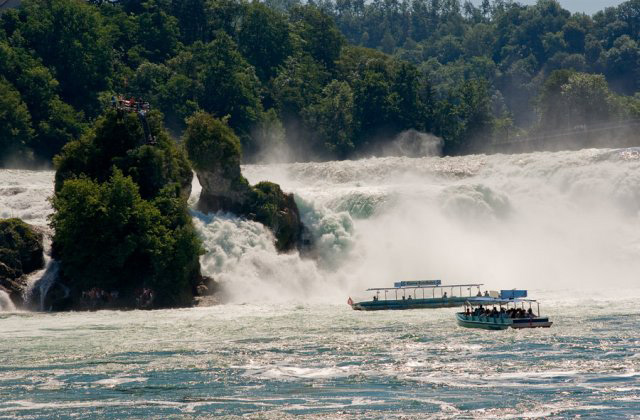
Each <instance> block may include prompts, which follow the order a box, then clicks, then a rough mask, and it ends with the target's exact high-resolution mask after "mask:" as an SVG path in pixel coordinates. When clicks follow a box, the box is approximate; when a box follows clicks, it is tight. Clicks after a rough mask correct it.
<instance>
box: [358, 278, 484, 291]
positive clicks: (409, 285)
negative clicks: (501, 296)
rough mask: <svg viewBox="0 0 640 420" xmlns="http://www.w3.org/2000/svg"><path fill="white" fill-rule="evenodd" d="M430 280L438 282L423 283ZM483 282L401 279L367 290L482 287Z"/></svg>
mask: <svg viewBox="0 0 640 420" xmlns="http://www.w3.org/2000/svg"><path fill="white" fill-rule="evenodd" d="M428 281H437V282H438V283H437V284H433V283H431V284H429V283H422V282H428ZM480 286H482V283H473V284H440V280H415V281H401V282H396V283H394V287H373V288H370V289H367V291H376V290H398V289H436V288H438V289H439V288H447V287H480Z"/></svg>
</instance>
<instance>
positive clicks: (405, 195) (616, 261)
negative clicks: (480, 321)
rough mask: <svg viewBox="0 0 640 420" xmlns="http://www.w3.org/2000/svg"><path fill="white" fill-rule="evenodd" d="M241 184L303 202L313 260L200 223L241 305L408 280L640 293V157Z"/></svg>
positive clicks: (243, 232)
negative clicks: (273, 189) (270, 185)
mask: <svg viewBox="0 0 640 420" xmlns="http://www.w3.org/2000/svg"><path fill="white" fill-rule="evenodd" d="M243 173H244V174H245V176H247V177H248V179H249V181H251V182H252V183H255V182H259V181H262V180H270V181H274V182H278V183H280V184H281V186H282V187H283V189H284V190H286V191H293V192H294V193H295V194H296V201H297V203H298V205H299V206H300V208H301V211H302V214H303V221H304V222H305V224H306V225H307V227H309V229H310V230H311V231H312V233H313V236H314V238H315V240H316V246H317V251H316V255H315V258H314V259H301V258H300V257H299V256H298V255H297V254H295V253H294V254H288V255H278V254H276V253H275V251H274V248H273V244H272V243H273V242H272V239H271V237H270V234H269V232H268V231H267V230H265V229H264V228H262V227H261V226H260V225H257V224H255V223H252V222H247V221H240V220H237V219H235V218H232V217H211V216H209V217H202V216H200V217H199V219H198V220H197V225H198V228H199V229H200V231H201V232H202V234H203V236H204V238H205V247H206V249H207V251H208V252H207V255H205V256H204V258H203V262H204V266H205V267H206V270H207V271H208V273H210V274H212V275H213V276H214V277H215V278H216V279H218V280H220V281H223V282H224V283H225V284H226V286H227V290H228V292H229V294H230V298H231V300H232V301H235V302H249V301H260V300H261V299H262V300H268V301H272V300H282V301H298V302H309V301H325V302H338V301H343V300H346V296H348V295H351V294H358V293H359V292H360V293H361V291H362V290H364V289H366V288H368V287H376V286H388V285H391V284H392V282H393V281H396V280H400V279H423V278H441V279H442V280H443V281H444V282H445V283H455V282H472V283H473V282H482V283H485V284H486V285H487V287H489V288H495V289H498V288H513V287H522V288H534V289H538V290H540V289H545V290H550V291H551V290H553V291H560V290H566V291H568V292H570V291H571V290H575V289H577V288H580V289H586V290H590V291H593V290H595V289H598V288H602V286H605V287H606V288H608V289H612V288H615V290H618V292H619V293H621V294H622V293H626V292H624V291H625V290H628V289H630V288H635V287H637V284H638V276H639V275H640V215H639V210H640V152H639V151H638V150H636V149H625V150H594V149H591V150H582V151H577V152H574V151H571V152H558V153H532V154H522V155H492V156H484V155H478V156H464V157H455V158H435V157H426V158H395V157H394V158H372V159H366V160H359V161H344V162H326V163H296V164H282V165H263V166H261V165H249V166H245V167H243ZM197 190H198V188H194V196H195V195H197V193H198V191H197ZM192 198H195V197H192Z"/></svg>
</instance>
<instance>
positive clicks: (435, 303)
mask: <svg viewBox="0 0 640 420" xmlns="http://www.w3.org/2000/svg"><path fill="white" fill-rule="evenodd" d="M480 286H482V284H480V283H474V284H447V285H443V284H442V281H441V280H408V281H399V282H395V283H394V285H393V287H376V288H371V289H367V292H373V293H374V295H373V298H372V299H371V300H364V301H360V302H354V301H353V300H352V299H351V298H349V300H348V301H347V304H349V305H350V306H351V308H352V309H354V310H356V311H381V310H400V309H424V308H450V307H456V306H463V305H464V304H465V303H466V302H469V301H473V300H474V299H476V298H478V297H482V296H485V297H489V293H488V292H486V291H485V293H484V295H483V294H482V293H481V291H480ZM475 289H477V290H478V292H477V294H476V295H473V294H472V291H475ZM465 292H468V294H469V295H468V296H463V295H464V294H465ZM456 293H457V296H456Z"/></svg>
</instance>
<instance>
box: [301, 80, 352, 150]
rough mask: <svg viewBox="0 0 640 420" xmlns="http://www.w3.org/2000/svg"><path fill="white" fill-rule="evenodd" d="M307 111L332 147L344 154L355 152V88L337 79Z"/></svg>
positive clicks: (311, 122)
mask: <svg viewBox="0 0 640 420" xmlns="http://www.w3.org/2000/svg"><path fill="white" fill-rule="evenodd" d="M304 114H305V119H306V122H307V124H309V125H310V127H311V128H312V129H313V131H314V132H315V133H317V134H316V135H317V136H318V137H319V138H320V143H321V144H322V145H323V146H324V147H325V148H326V149H328V151H330V152H331V153H335V154H336V155H337V156H338V157H342V158H344V157H346V156H348V155H349V153H351V152H353V150H354V144H353V135H354V127H353V91H352V90H351V87H350V86H349V84H348V83H346V82H340V81H337V80H333V81H332V82H331V83H329V84H328V85H327V86H326V87H325V88H324V89H323V90H322V96H321V97H320V99H319V101H318V102H317V103H315V104H313V105H312V106H310V107H309V108H308V109H306V110H305V113H304Z"/></svg>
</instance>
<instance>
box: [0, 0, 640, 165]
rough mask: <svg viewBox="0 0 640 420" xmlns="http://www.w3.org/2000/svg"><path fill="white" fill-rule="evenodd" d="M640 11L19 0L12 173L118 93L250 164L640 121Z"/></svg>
mask: <svg viewBox="0 0 640 420" xmlns="http://www.w3.org/2000/svg"><path fill="white" fill-rule="evenodd" d="M639 16H640V0H630V1H628V2H626V3H623V4H622V5H620V6H619V7H617V8H610V9H607V10H605V11H603V12H600V13H598V14H596V15H595V16H593V17H589V16H585V15H581V14H574V15H571V14H570V13H569V12H567V11H565V10H563V9H562V8H561V7H560V6H559V5H558V3H557V2H555V1H554V0H540V1H539V2H538V4H537V5H535V6H522V5H519V4H518V3H512V2H508V1H503V0H495V1H492V2H489V1H484V2H483V3H482V5H481V6H480V7H474V6H472V5H471V3H469V2H465V3H464V4H461V2H460V1H458V0H403V1H380V0H376V1H372V2H364V1H363V0H357V1H352V0H339V1H336V2H320V3H314V2H308V3H304V4H302V3H300V2H298V1H296V0H288V1H282V0H268V1H266V2H264V3H263V2H257V1H254V2H248V1H245V0H147V1H138V0H136V1H134V0H111V1H101V0H94V1H90V2H86V1H82V0H24V1H23V2H22V5H21V7H19V8H17V9H11V10H7V11H3V12H2V14H1V15H0V164H2V162H4V163H5V164H6V163H7V162H8V161H9V160H12V161H13V160H15V159H18V160H22V161H24V160H25V159H26V160H27V161H38V160H44V161H50V160H51V158H52V157H53V156H54V155H56V154H57V153H59V152H60V150H61V148H62V146H63V145H64V144H66V143H68V142H69V141H71V140H74V139H77V138H79V137H80V136H81V134H82V133H84V132H85V131H86V130H87V129H88V127H89V126H90V125H91V124H92V123H93V121H94V120H95V119H96V118H97V117H98V116H99V115H100V114H101V112H102V110H103V109H104V108H105V107H106V106H107V105H108V104H109V102H110V100H111V98H112V96H114V95H120V94H122V95H126V96H127V97H131V96H133V97H136V98H144V99H145V100H148V101H150V102H151V104H152V106H153V108H154V109H157V110H160V111H161V112H162V113H163V115H164V120H165V124H166V125H167V127H168V128H169V129H170V130H171V133H172V134H173V136H174V137H175V138H176V139H177V138H179V137H180V136H181V134H182V132H183V131H184V128H185V121H186V119H187V118H188V117H190V116H191V115H192V114H193V113H194V112H196V111H204V112H207V113H210V114H212V115H213V116H214V117H217V118H228V123H229V125H230V127H231V128H232V129H233V130H234V131H235V133H236V134H237V135H238V136H239V138H240V139H241V141H242V145H243V149H244V151H245V158H246V159H251V158H252V157H253V158H255V157H256V156H260V155H261V154H262V153H265V152H267V151H271V150H279V151H281V150H290V151H292V153H293V158H295V159H299V160H306V159H317V158H321V159H326V158H345V157H351V156H358V155H361V154H366V153H370V152H371V151H372V150H375V149H376V148H377V147H379V146H380V144H381V143H384V142H387V141H389V139H392V138H393V137H394V136H395V135H397V134H398V133H400V132H402V131H404V130H407V129H416V130H419V131H425V132H430V133H433V134H435V135H437V136H440V137H442V138H443V139H444V145H445V152H446V153H464V152H467V151H470V150H477V149H478V147H480V148H481V147H482V145H483V144H485V143H488V142H490V141H492V139H496V138H501V137H504V136H509V135H513V133H518V132H521V133H522V132H529V133H531V132H539V131H541V130H542V128H543V127H544V128H545V129H550V128H561V129H566V128H572V127H573V126H576V125H581V124H584V122H585V121H586V122H588V123H593V122H596V121H604V120H607V121H609V120H624V119H630V118H637V116H638V115H639V114H640V105H639V104H640V97H639V96H638V95H637V92H638V90H639V89H640V70H638V69H640V63H639V60H640V47H639V46H638V42H639V39H638V38H639V30H640V29H639V28H640V23H638V22H640V17H639ZM557 70H560V72H559V73H554V71H557ZM634 95H635V96H634ZM591 98H597V102H598V105H597V106H591V105H590V102H589V104H587V102H585V101H591ZM568 107H575V109H573V108H568ZM603 107H604V108H603ZM558 109H560V110H564V111H565V112H564V114H565V116H563V115H558V112H557V110H558ZM568 109H569V110H570V112H567V110H568ZM561 114H562V113H561ZM575 116H579V118H578V117H575ZM282 156H283V155H282V154H280V157H282Z"/></svg>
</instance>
